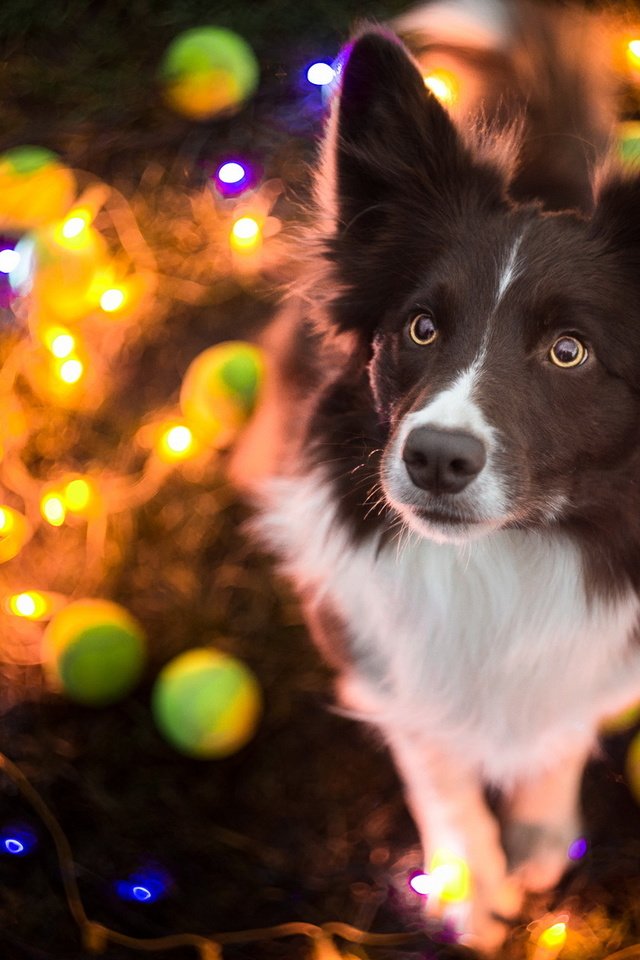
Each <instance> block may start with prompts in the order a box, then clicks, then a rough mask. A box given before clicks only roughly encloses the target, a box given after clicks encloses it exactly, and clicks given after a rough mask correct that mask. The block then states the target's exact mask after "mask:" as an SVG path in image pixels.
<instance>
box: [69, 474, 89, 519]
mask: <svg viewBox="0 0 640 960" xmlns="http://www.w3.org/2000/svg"><path fill="white" fill-rule="evenodd" d="M62 496H63V499H64V505H65V507H66V508H67V510H70V511H71V512H72V513H82V512H83V511H85V510H86V509H87V508H88V507H89V506H90V504H91V502H92V500H93V499H94V497H95V491H94V488H93V485H92V484H91V483H90V482H89V480H87V478H86V477H75V478H74V479H73V480H69V482H68V483H67V484H66V486H65V488H64V490H63V493H62Z"/></svg>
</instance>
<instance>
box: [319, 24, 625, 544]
mask: <svg viewBox="0 0 640 960" xmlns="http://www.w3.org/2000/svg"><path fill="white" fill-rule="evenodd" d="M493 146H494V147H495V144H494V145H493ZM498 146H499V144H498ZM497 153H498V151H495V150H494V154H493V155H490V151H489V150H488V149H487V148H486V144H485V147H474V146H473V145H470V143H469V142H468V141H467V140H466V139H463V137H462V135H461V134H460V133H459V132H458V130H457V129H456V128H455V127H454V125H453V123H452V122H451V120H450V119H449V117H448V115H447V113H446V111H445V110H444V109H443V108H442V106H441V105H440V104H439V102H438V101H437V100H436V99H435V98H434V97H433V96H432V95H431V94H430V93H429V91H428V90H427V89H426V88H425V86H424V83H423V80H422V77H421V76H420V73H419V71H418V70H417V68H416V66H415V65H414V63H413V61H412V60H411V58H410V57H409V55H408V54H407V52H406V51H405V49H404V48H403V46H402V45H401V44H400V43H399V42H398V41H397V40H396V39H395V38H393V37H392V36H391V35H388V34H386V33H385V32H383V31H372V32H367V33H364V34H363V35H361V36H360V37H359V39H357V40H356V41H355V43H354V44H353V46H352V48H351V50H350V53H349V55H348V59H346V62H345V65H344V67H343V71H342V80H341V92H340V95H339V99H338V100H337V103H336V104H335V107H334V111H333V117H332V121H331V124H330V133H329V135H328V138H327V142H326V144H325V166H324V175H323V181H322V183H323V190H324V194H325V195H324V204H325V206H324V209H325V213H326V212H327V210H328V211H329V213H330V217H331V219H332V223H333V227H332V229H331V230H330V231H329V232H330V236H329V237H328V238H327V240H326V245H327V249H328V256H329V259H330V261H331V263H332V270H333V276H334V280H335V281H337V290H338V291H339V292H338V293H337V295H336V296H335V297H334V299H333V301H332V303H331V305H330V308H329V318H330V322H331V324H332V325H333V327H334V329H338V330H340V331H350V332H351V334H352V336H354V338H355V339H356V340H357V342H358V343H359V344H360V345H361V346H363V349H366V350H367V351H368V356H369V358H370V361H369V379H370V385H371V392H372V397H373V403H374V404H375V408H376V412H377V416H378V418H379V420H380V422H381V424H382V425H383V435H384V438H385V439H384V451H383V455H382V459H381V480H382V486H383V489H384V492H385V496H386V499H387V501H388V503H389V504H390V505H391V507H392V508H393V509H394V510H395V511H396V512H397V513H399V514H400V515H401V516H402V518H403V519H404V520H406V522H407V523H408V524H409V525H410V527H412V528H413V529H415V530H417V531H419V532H421V533H423V534H425V535H427V536H429V537H432V538H435V539H441V540H454V541H464V540H467V539H469V538H471V537H474V536H477V535H479V534H482V533H483V532H486V531H490V530H495V529H498V528H501V527H505V526H513V525H524V526H531V525H546V524H549V523H554V522H566V523H570V522H574V523H583V522H590V523H591V522H596V523H597V522H599V521H598V517H600V516H601V515H602V518H603V519H602V521H601V522H602V524H603V525H606V521H605V519H604V513H603V510H604V507H603V505H604V504H607V503H608V504H609V506H611V505H615V506H617V505H618V504H619V503H621V501H622V500H624V499H625V498H628V497H629V496H630V495H631V493H632V492H635V491H632V485H634V484H635V483H636V477H637V478H638V480H640V472H639V468H638V462H639V460H640V458H639V455H638V439H639V432H640V416H639V414H640V390H639V388H640V178H639V177H635V178H633V177H616V178H613V179H610V180H609V181H608V182H607V183H605V184H604V185H603V186H602V187H601V189H600V191H599V192H598V195H597V197H596V199H595V200H594V208H593V211H591V212H590V213H589V215H585V214H583V213H580V214H578V213H572V212H567V213H547V212H544V210H543V207H542V205H527V206H518V205H516V204H514V203H512V202H511V201H510V200H509V197H508V190H509V177H510V171H509V164H507V163H504V162H498V161H497V160H496V159H495V156H497ZM542 199H544V198H542ZM634 464H635V465H634ZM604 512H605V513H606V511H604Z"/></svg>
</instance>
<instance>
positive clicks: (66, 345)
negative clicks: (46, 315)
mask: <svg viewBox="0 0 640 960" xmlns="http://www.w3.org/2000/svg"><path fill="white" fill-rule="evenodd" d="M75 348H76V341H75V337H72V335H71V334H70V333H59V334H58V335H57V336H56V337H54V338H53V340H52V341H51V346H50V347H49V349H50V350H51V353H52V354H53V355H54V357H57V358H58V360H64V358H65V357H68V356H69V354H71V353H73V351H74V350H75Z"/></svg>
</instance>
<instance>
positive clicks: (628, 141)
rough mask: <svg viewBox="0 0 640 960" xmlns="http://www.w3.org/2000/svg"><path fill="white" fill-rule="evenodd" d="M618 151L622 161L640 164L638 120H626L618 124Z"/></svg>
mask: <svg viewBox="0 0 640 960" xmlns="http://www.w3.org/2000/svg"><path fill="white" fill-rule="evenodd" d="M618 153H619V156H620V159H621V160H622V162H623V163H625V164H628V165H629V166H632V167H637V166H638V164H640V122H638V121H637V120H628V121H625V122H624V123H620V124H619V125H618Z"/></svg>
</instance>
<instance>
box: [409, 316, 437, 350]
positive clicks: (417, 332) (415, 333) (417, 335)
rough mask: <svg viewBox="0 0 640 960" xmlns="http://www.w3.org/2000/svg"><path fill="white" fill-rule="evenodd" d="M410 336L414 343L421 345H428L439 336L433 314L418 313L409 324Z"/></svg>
mask: <svg viewBox="0 0 640 960" xmlns="http://www.w3.org/2000/svg"><path fill="white" fill-rule="evenodd" d="M409 336H410V337H411V339H412V340H413V342H414V343H419V344H420V346H421V347H426V346H428V345H429V344H430V343H433V341H434V340H435V339H436V337H437V336H438V328H437V327H436V324H435V320H434V319H433V315H432V314H430V313H417V314H416V315H415V317H413V318H412V320H411V323H410V324H409Z"/></svg>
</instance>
